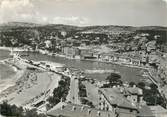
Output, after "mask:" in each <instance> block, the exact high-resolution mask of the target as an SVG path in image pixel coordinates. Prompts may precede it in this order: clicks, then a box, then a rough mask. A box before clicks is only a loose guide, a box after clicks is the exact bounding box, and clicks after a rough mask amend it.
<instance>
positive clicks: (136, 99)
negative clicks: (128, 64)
mask: <svg viewBox="0 0 167 117" xmlns="http://www.w3.org/2000/svg"><path fill="white" fill-rule="evenodd" d="M125 92H126V93H125V94H124V96H125V97H126V98H127V99H128V100H129V101H130V102H131V103H132V104H134V105H136V106H137V107H139V106H140V105H144V104H145V102H144V101H143V91H142V89H140V88H138V87H136V85H134V86H133V87H128V88H125Z"/></svg>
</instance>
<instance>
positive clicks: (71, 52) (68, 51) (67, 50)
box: [62, 46, 80, 58]
mask: <svg viewBox="0 0 167 117" xmlns="http://www.w3.org/2000/svg"><path fill="white" fill-rule="evenodd" d="M62 52H63V53H64V54H65V55H66V56H69V57H73V58H74V57H75V56H76V55H80V50H79V49H78V48H75V47H69V46H66V47H63V49H62Z"/></svg>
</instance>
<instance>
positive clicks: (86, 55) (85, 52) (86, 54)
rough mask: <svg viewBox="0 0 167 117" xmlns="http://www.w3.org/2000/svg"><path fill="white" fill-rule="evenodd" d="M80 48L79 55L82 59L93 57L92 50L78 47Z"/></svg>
mask: <svg viewBox="0 0 167 117" xmlns="http://www.w3.org/2000/svg"><path fill="white" fill-rule="evenodd" d="M79 50H80V56H81V58H82V59H92V58H95V57H93V52H92V51H91V49H89V48H79Z"/></svg>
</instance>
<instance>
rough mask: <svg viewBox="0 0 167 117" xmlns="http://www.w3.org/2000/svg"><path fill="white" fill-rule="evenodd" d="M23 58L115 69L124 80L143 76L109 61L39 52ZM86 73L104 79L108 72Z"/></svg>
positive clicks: (134, 80) (137, 79)
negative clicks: (103, 61) (72, 57)
mask: <svg viewBox="0 0 167 117" xmlns="http://www.w3.org/2000/svg"><path fill="white" fill-rule="evenodd" d="M24 54H25V52H24ZM24 58H26V59H32V60H35V61H52V62H57V63H62V64H65V65H66V66H68V67H74V68H77V69H81V70H85V69H88V70H92V69H93V70H96V69H101V70H105V69H106V70H115V71H117V72H119V73H120V74H121V76H122V80H124V81H133V82H139V81H140V80H141V79H142V78H143V77H142V76H141V69H136V68H128V67H124V66H119V65H114V64H109V63H102V62H92V61H83V60H70V59H66V58H63V57H52V56H47V55H42V54H39V53H29V56H27V57H24ZM87 75H88V76H89V77H92V78H96V79H98V80H104V79H105V78H106V77H107V75H108V73H104V74H98V73H95V74H87Z"/></svg>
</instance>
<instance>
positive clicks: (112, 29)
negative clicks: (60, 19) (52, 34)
mask: <svg viewBox="0 0 167 117" xmlns="http://www.w3.org/2000/svg"><path fill="white" fill-rule="evenodd" d="M24 27H26V28H44V29H50V30H52V29H53V30H60V31H67V32H70V31H75V32H79V33H118V32H121V33H132V32H135V31H138V30H140V31H142V30H149V31H150V30H153V31H156V30H157V31H167V27H160V26H143V27H132V26H116V25H106V26H85V27H79V26H72V25H64V24H46V25H44V24H43V25H42V24H35V23H26V22H9V23H4V24H1V25H0V30H3V29H14V28H24Z"/></svg>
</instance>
